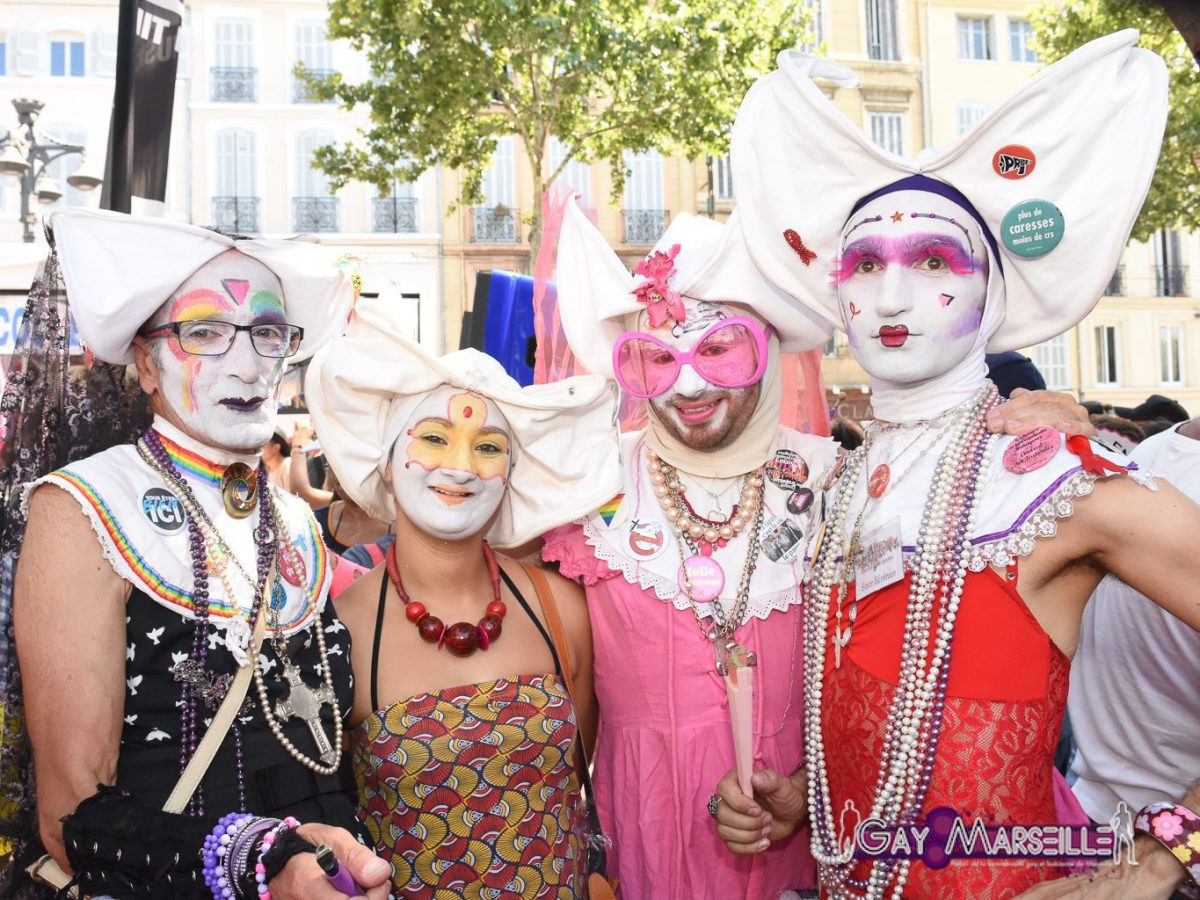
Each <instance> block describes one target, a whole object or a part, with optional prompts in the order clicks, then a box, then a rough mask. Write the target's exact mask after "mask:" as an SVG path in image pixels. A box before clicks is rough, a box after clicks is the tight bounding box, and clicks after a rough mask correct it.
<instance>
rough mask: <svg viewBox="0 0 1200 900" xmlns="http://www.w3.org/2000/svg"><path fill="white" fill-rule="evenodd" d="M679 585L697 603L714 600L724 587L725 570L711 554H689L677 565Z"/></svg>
mask: <svg viewBox="0 0 1200 900" xmlns="http://www.w3.org/2000/svg"><path fill="white" fill-rule="evenodd" d="M678 577H679V586H680V587H681V588H683V589H684V590H685V591H689V592H690V594H691V598H692V599H693V600H695V601H697V602H699V603H707V602H708V601H709V600H715V599H716V598H717V597H718V596H720V594H721V590H722V588H724V587H725V570H724V569H722V568H721V566H720V564H719V563H718V562H717V561H716V560H715V559H713V558H712V557H711V556H703V555H702V554H696V555H695V556H689V557H688V558H687V559H686V560H684V563H683V565H682V566H680V567H679V576H678Z"/></svg>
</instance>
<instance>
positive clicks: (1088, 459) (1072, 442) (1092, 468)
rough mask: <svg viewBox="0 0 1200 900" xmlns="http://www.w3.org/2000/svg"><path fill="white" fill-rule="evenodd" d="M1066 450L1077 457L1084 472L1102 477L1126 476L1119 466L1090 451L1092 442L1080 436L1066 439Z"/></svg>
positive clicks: (1074, 435)
mask: <svg viewBox="0 0 1200 900" xmlns="http://www.w3.org/2000/svg"><path fill="white" fill-rule="evenodd" d="M1067 449H1068V450H1070V451H1071V452H1072V453H1074V454H1075V455H1076V456H1078V457H1079V461H1080V462H1081V463H1082V464H1083V470H1084V471H1085V472H1091V473H1092V474H1093V475H1102V476H1107V475H1125V474H1127V473H1126V470H1125V469H1124V468H1122V467H1121V466H1118V465H1117V464H1116V463H1111V462H1109V461H1108V460H1107V459H1105V458H1104V457H1103V456H1097V455H1096V453H1095V451H1093V450H1092V442H1091V441H1090V440H1088V439H1087V438H1086V437H1084V436H1083V435H1082V434H1073V435H1071V436H1070V437H1069V438H1067Z"/></svg>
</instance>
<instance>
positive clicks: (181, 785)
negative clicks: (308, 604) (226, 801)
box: [163, 566, 320, 813]
mask: <svg viewBox="0 0 1200 900" xmlns="http://www.w3.org/2000/svg"><path fill="white" fill-rule="evenodd" d="M274 580H275V567H274V566H271V570H270V571H269V572H268V573H267V583H266V585H265V586H264V587H263V595H262V598H261V605H260V606H259V610H258V619H257V621H256V622H255V623H254V632H253V634H251V636H250V645H249V646H248V647H247V648H246V656H247V659H246V665H244V666H242V667H241V668H239V669H238V670H237V674H236V675H234V676H233V681H232V682H231V683H230V685H229V690H228V691H226V692H225V699H224V700H222V701H221V706H220V708H219V709H218V710H217V714H216V715H215V716H213V720H212V724H210V725H209V726H208V730H207V731H206V732H204V737H203V738H201V739H200V744H199V746H197V747H196V752H195V753H193V754H192V758H191V759H189V760H188V764H187V768H185V769H184V770H183V774H182V775H180V776H179V781H178V782H177V783H176V785H175V789H174V790H173V791H171V795H170V796H169V797H167V802H166V803H164V804H163V812H169V813H180V812H183V810H184V807H186V806H187V804H188V801H189V800H190V799H192V794H194V793H196V788H197V786H199V784H200V779H202V778H203V777H204V773H205V772H207V771H208V767H209V765H210V764H211V763H212V761H213V757H214V756H216V755H217V750H218V749H219V748H220V746H221V743H222V741H224V740H225V735H227V734H228V733H229V726H230V725H232V724H233V718H234V716H236V715H237V713H238V710H239V709H241V706H242V701H243V700H244V699H245V698H246V691H247V690H248V689H249V687H250V676H251V674H253V672H254V659H255V657H256V656H257V655H258V648H259V647H260V646H262V639H263V634H264V633H265V632H266V628H267V606H268V604H269V603H270V601H271V585H272V584H273V583H274ZM315 615H320V611H316V612H315Z"/></svg>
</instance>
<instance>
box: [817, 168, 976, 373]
mask: <svg viewBox="0 0 1200 900" xmlns="http://www.w3.org/2000/svg"><path fill="white" fill-rule="evenodd" d="M913 213H916V214H917V215H916V216H915V217H914V216H913ZM876 217H879V221H870V220H872V219H875V218H876ZM864 220H867V221H865V223H864ZM951 220H953V221H951ZM842 247H843V249H842V255H841V259H840V260H839V262H838V268H837V270H836V271H835V272H834V273H833V279H834V281H835V283H836V284H837V285H838V301H839V304H840V306H841V311H842V321H843V323H844V325H845V328H846V335H847V337H848V338H849V341H850V348H851V350H852V351H853V352H854V357H855V359H857V360H858V361H859V363H860V364H861V365H862V367H863V368H864V369H866V370H867V372H868V374H870V375H871V376H872V377H873V378H879V379H882V380H884V381H890V382H893V383H896V384H916V383H919V382H922V381H927V380H929V379H930V378H934V377H936V376H938V375H941V374H943V373H945V372H948V371H950V370H951V369H953V368H954V367H955V366H956V365H958V364H959V363H960V362H961V361H962V360H963V359H964V358H966V356H967V354H968V353H970V352H971V348H972V347H973V346H974V344H975V340H976V336H977V334H978V332H979V324H980V321H981V320H982V318H983V304H984V300H985V299H986V297H987V278H988V261H987V250H986V247H985V245H984V242H983V236H982V233H981V232H980V229H979V226H978V224H977V223H976V222H975V220H974V219H973V218H972V217H971V216H970V214H969V213H967V212H966V211H965V210H964V209H962V208H961V207H960V206H958V205H957V204H955V203H953V202H951V201H950V200H947V199H945V198H944V197H941V196H938V195H937V194H930V193H926V192H924V191H897V192H895V193H892V194H886V195H884V196H882V197H879V198H878V199H876V200H873V201H871V202H870V203H868V204H867V205H866V206H864V207H863V208H862V209H860V210H858V211H857V212H856V213H854V215H853V216H851V218H850V221H849V222H848V223H847V232H846V235H845V237H844V238H843V240H842Z"/></svg>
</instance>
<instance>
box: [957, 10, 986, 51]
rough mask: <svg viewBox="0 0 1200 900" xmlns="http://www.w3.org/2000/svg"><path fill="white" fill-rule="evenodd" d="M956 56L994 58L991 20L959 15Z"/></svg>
mask: <svg viewBox="0 0 1200 900" xmlns="http://www.w3.org/2000/svg"><path fill="white" fill-rule="evenodd" d="M958 58H959V59H994V58H995V57H994V55H993V53H992V20H991V19H979V18H967V17H965V16H963V17H960V18H959V20H958Z"/></svg>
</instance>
